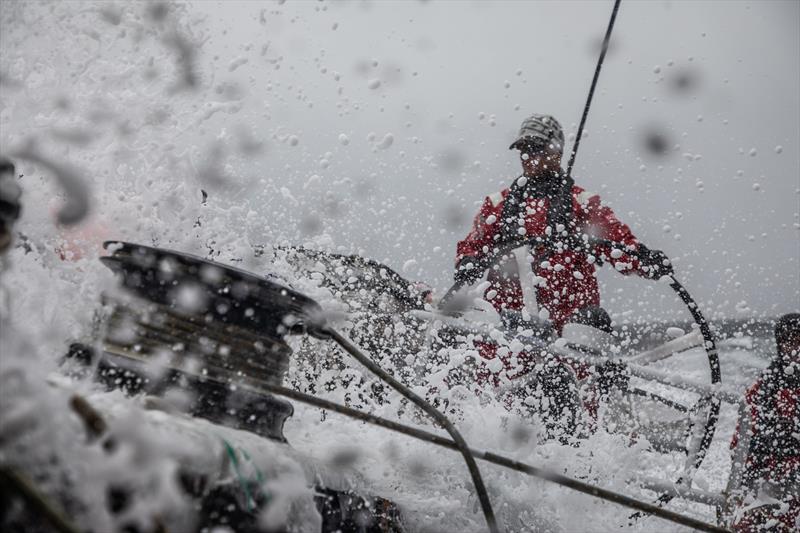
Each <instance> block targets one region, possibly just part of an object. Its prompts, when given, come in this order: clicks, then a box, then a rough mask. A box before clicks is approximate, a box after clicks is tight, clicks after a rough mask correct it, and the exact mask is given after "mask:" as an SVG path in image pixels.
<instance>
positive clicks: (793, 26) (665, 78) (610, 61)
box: [196, 1, 800, 316]
mask: <svg viewBox="0 0 800 533" xmlns="http://www.w3.org/2000/svg"><path fill="white" fill-rule="evenodd" d="M611 5H612V3H611V2H604V1H590V2H523V1H515V2H477V1H464V2H458V1H442V2H437V1H433V2H341V3H328V2H322V3H316V2H291V1H290V2H287V3H286V4H283V5H280V6H275V5H267V6H264V5H261V4H258V3H243V4H238V5H236V6H235V7H234V6H231V5H230V3H226V4H225V6H224V7H223V6H222V5H221V4H217V3H213V2H198V3H197V4H196V7H197V8H198V9H200V10H203V11H205V12H207V13H209V15H210V16H209V19H208V22H209V23H210V24H212V25H213V27H214V28H215V29H216V30H215V33H214V37H213V39H212V40H211V42H209V43H208V45H210V46H211V47H213V48H214V49H215V51H217V53H219V56H220V59H219V61H218V64H219V65H220V66H227V65H229V62H230V61H232V60H234V59H235V58H236V57H238V56H239V55H245V56H248V57H253V58H254V60H251V61H250V62H249V63H248V64H246V65H243V66H242V67H241V74H246V75H247V76H252V79H251V80H254V81H251V82H250V83H249V84H248V85H247V90H248V93H249V94H250V97H251V98H252V99H253V100H254V101H261V102H263V105H264V108H265V109H268V112H269V115H270V120H269V122H268V123H269V124H270V127H273V128H274V127H275V126H278V125H279V126H281V127H282V129H283V130H284V131H285V132H286V134H292V135H297V138H298V141H299V142H298V145H297V146H289V145H285V144H278V146H276V147H275V148H274V150H273V153H272V154H271V155H268V156H265V157H264V160H263V162H262V163H261V165H263V168H265V169H268V170H267V172H270V173H271V172H275V173H276V174H282V178H283V179H285V180H286V186H287V187H289V188H290V189H291V190H293V191H295V190H296V191H298V193H297V194H298V195H300V194H303V192H305V193H308V192H309V189H312V190H314V189H317V188H318V189H319V192H321V191H325V192H327V193H328V194H330V195H332V196H333V197H334V198H336V199H340V200H342V201H343V202H344V204H345V205H344V206H343V207H342V209H341V210H340V216H337V217H332V216H322V217H321V218H322V220H321V221H320V224H317V223H316V216H317V214H318V213H319V212H318V211H315V209H314V207H313V204H312V205H309V206H306V209H307V210H308V212H306V213H305V215H303V216H306V217H307V219H310V220H311V222H309V220H306V222H307V224H306V226H304V227H308V228H310V230H309V231H311V232H313V231H318V230H319V231H324V232H328V233H330V234H332V235H333V236H334V238H333V240H334V243H335V244H336V245H340V246H344V247H346V248H347V249H351V250H355V251H358V250H362V251H363V252H364V253H366V254H367V255H369V256H372V257H375V258H378V259H383V260H387V261H388V262H389V263H390V264H392V265H393V266H395V267H396V268H401V269H402V267H403V265H404V264H405V262H406V260H407V259H414V260H416V263H415V264H413V265H411V264H408V265H406V268H405V273H406V274H407V275H409V276H411V277H418V278H421V279H426V280H429V281H431V282H432V283H434V284H436V285H437V286H438V287H440V288H443V287H445V286H446V285H447V283H448V281H449V277H448V276H449V272H450V265H451V262H452V255H453V252H454V246H455V242H456V240H457V239H458V238H461V237H462V236H463V235H464V234H465V233H466V232H467V230H468V227H469V222H470V220H471V218H472V216H473V215H474V212H475V211H476V209H477V205H478V203H479V202H480V201H481V200H482V199H483V197H484V196H485V195H486V194H488V193H490V192H494V191H496V190H499V189H500V188H501V187H503V186H505V185H506V184H508V183H509V181H510V179H511V178H513V177H514V176H515V175H516V174H517V172H518V162H517V157H516V154H515V153H512V152H509V151H508V150H507V146H508V144H509V142H510V140H511V139H512V137H513V135H514V132H515V130H516V128H517V127H518V124H519V122H520V121H521V120H522V119H523V118H524V117H525V115H526V114H527V113H531V112H540V113H542V112H544V113H551V114H553V115H555V116H556V117H557V118H559V120H561V122H562V123H563V124H564V125H565V127H566V128H567V129H571V130H572V131H574V130H575V128H576V126H577V124H576V123H577V122H578V120H579V118H580V113H581V110H582V106H583V103H584V101H585V98H586V93H587V90H588V87H589V83H590V80H591V75H592V72H593V68H594V64H595V61H596V57H597V52H598V46H599V43H600V41H601V38H602V34H603V32H604V31H605V27H606V24H607V20H608V16H609V14H610V9H611ZM798 6H800V4H799V3H798V2H770V1H767V2H752V3H750V2H722V1H715V2H688V1H686V2H670V1H649V2H623V3H622V7H621V9H620V12H619V16H618V19H617V24H616V27H615V33H614V38H613V44H612V49H611V50H610V52H609V54H608V56H607V60H606V63H605V66H604V70H603V72H602V75H601V78H600V83H599V90H598V92H597V93H596V96H595V100H594V103H593V107H592V109H591V113H590V116H589V121H588V126H587V130H588V136H587V137H586V138H585V139H584V141H583V143H582V147H581V152H580V154H579V156H578V162H577V167H576V170H575V172H574V174H575V176H576V179H577V181H578V183H579V184H581V185H583V186H584V187H586V188H588V189H590V190H594V191H598V192H601V193H602V196H603V198H604V199H605V201H606V202H607V203H609V204H610V205H611V206H612V207H613V208H614V209H615V210H616V212H617V213H618V215H619V216H620V218H622V219H623V220H624V221H626V222H627V223H628V224H629V225H631V226H632V228H633V229H634V231H635V233H636V234H637V235H638V236H639V237H640V238H641V239H642V240H643V241H644V242H646V243H647V244H649V245H650V246H651V247H655V248H662V249H664V250H665V251H666V252H667V253H668V254H669V255H671V256H673V257H675V258H676V259H677V264H678V267H677V268H678V273H679V277H680V278H682V279H684V280H686V284H687V285H688V286H689V287H690V288H691V289H692V290H693V292H695V293H696V294H697V295H698V297H699V298H700V299H702V300H703V301H704V302H710V301H712V300H713V306H712V308H711V309H709V311H712V310H715V311H719V312H722V313H724V314H726V315H729V316H730V315H741V314H748V313H749V312H758V313H767V314H775V313H779V312H785V311H788V310H790V309H797V308H798V307H800V267H798V260H799V256H800V238H799V236H800V232H798V229H797V223H798V222H800V221H799V220H798V218H797V217H798V203H800V196H798V189H800V164H799V163H798V161H799V160H798V145H799V144H800V141H799V140H798V139H800V107H799V105H798V94H800V72H799V71H798V65H800V41H798V39H799V37H798V35H800V8H799V7H798ZM278 11H280V12H279V13H278ZM262 12H263V13H264V14H263V16H262ZM262 18H263V22H262ZM226 31H227V34H224V35H223V34H222V33H223V32H226ZM266 43H269V47H268V50H267V52H266V55H265V56H263V57H266V58H274V59H278V58H282V59H280V60H279V61H277V62H276V65H279V67H280V68H279V69H278V70H275V69H274V67H273V68H265V62H264V61H261V60H259V53H260V52H261V48H262V45H264V44H266ZM251 44H252V45H254V49H253V50H252V51H250V52H249V54H248V52H247V50H246V47H247V46H248V45H251ZM208 52H209V48H208V46H207V47H205V53H208ZM236 72H237V73H239V72H240V71H239V70H237V71H236ZM336 73H338V76H339V79H338V80H336V78H335V76H336ZM374 80H377V81H379V82H380V86H379V87H377V88H371V87H374V85H375V84H376V81H374ZM371 83H372V85H371ZM268 84H271V85H272V89H271V90H269V91H267V90H265V86H267V85H268ZM339 88H341V94H340V93H339V92H338V89H339ZM309 102H311V103H313V107H309V106H308V103H309ZM267 106H268V107H267ZM257 118H258V117H254V119H257ZM257 124H258V121H257V120H254V123H253V125H254V127H255V128H258V125H257ZM650 131H657V132H659V133H660V134H661V135H663V136H664V137H665V138H666V140H667V142H668V143H669V150H668V152H667V153H666V154H665V155H663V156H661V157H654V156H652V155H649V154H650V153H649V152H648V150H647V149H646V147H645V144H644V138H645V136H646V135H647V134H648V133H649V132H650ZM342 133H343V134H345V135H347V136H348V138H349V139H350V144H349V145H348V146H346V147H343V146H342V145H341V144H340V143H339V142H338V137H339V135H340V134H342ZM387 133H389V134H391V135H393V139H394V142H393V143H392V145H391V147H389V148H387V149H377V150H375V151H373V150H372V146H371V145H372V144H374V143H371V142H369V141H368V140H367V139H368V136H369V135H370V134H373V135H374V136H375V143H379V142H380V141H381V140H382V139H383V138H384V136H385V135H386V134H387ZM778 147H781V148H778ZM326 152H332V157H329V158H327V160H329V162H330V165H329V166H327V168H322V167H321V166H320V164H319V162H320V160H323V159H326V158H325V154H326ZM778 152H780V153H778ZM283 165H289V166H290V167H291V168H288V169H287V168H284V167H283ZM323 165H325V163H323ZM313 174H317V175H318V176H319V177H320V178H321V179H320V180H319V181H316V182H315V183H313V184H312V186H311V187H308V185H307V182H308V177H309V176H310V175H313ZM343 177H349V178H352V179H353V180H356V181H357V182H359V183H361V184H362V185H368V186H369V187H370V188H371V192H372V194H371V195H365V196H364V197H359V196H358V195H357V194H349V193H348V192H347V191H345V190H342V188H341V187H337V186H336V183H337V181H338V180H340V179H342V178H343ZM304 186H305V187H306V188H305V189H303V187H304ZM301 190H302V191H301ZM370 209H372V210H374V212H370ZM315 213H316V214H315ZM601 278H602V279H603V280H605V281H606V282H607V284H608V288H607V291H606V296H607V298H606V300H608V299H609V298H611V297H612V296H613V295H614V294H616V293H617V292H618V291H623V292H624V293H625V297H624V298H622V300H621V301H619V302H607V303H608V304H609V305H610V306H611V307H612V308H614V309H615V310H616V311H620V310H621V309H624V308H629V307H631V301H633V302H636V301H637V300H638V299H640V298H642V296H643V295H644V297H645V299H646V300H647V299H651V298H653V297H654V296H656V294H654V293H656V292H658V293H660V292H663V290H664V289H663V288H657V289H654V288H652V287H650V286H649V285H648V284H646V283H644V282H640V281H638V280H628V279H620V276H616V275H615V274H614V273H613V272H611V271H610V270H609V271H607V272H604V273H603V274H602V275H601ZM667 296H668V297H671V295H669V294H667ZM670 302H671V298H667V300H666V301H665V302H664V303H665V305H670ZM742 302H745V303H742ZM737 305H738V308H737ZM737 309H738V310H737Z"/></svg>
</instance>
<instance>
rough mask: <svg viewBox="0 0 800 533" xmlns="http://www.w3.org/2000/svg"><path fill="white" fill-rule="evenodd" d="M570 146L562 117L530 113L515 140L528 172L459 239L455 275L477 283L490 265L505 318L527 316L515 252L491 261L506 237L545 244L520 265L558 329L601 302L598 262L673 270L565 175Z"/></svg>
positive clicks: (489, 293) (655, 273)
mask: <svg viewBox="0 0 800 533" xmlns="http://www.w3.org/2000/svg"><path fill="white" fill-rule="evenodd" d="M563 146H564V133H563V131H562V129H561V126H560V125H559V123H558V121H556V119H554V118H553V117H551V116H548V115H533V116H531V117H529V118H528V119H526V120H525V121H524V122H523V123H522V126H521V128H520V132H519V136H518V138H517V140H516V141H514V143H513V144H512V145H511V146H510V149H517V150H519V152H520V160H521V163H522V169H523V173H522V175H521V176H520V177H519V178H517V179H515V180H514V182H513V183H512V184H511V186H510V187H508V188H507V189H503V190H502V191H500V192H497V193H495V194H491V195H489V196H488V197H487V198H486V199H485V200H484V202H483V205H482V206H481V209H480V212H479V213H478V215H477V216H476V217H475V221H474V223H473V226H472V229H471V230H470V232H469V234H468V235H467V237H466V238H465V239H464V240H462V241H461V242H459V243H458V246H457V256H456V272H455V280H456V282H460V283H462V284H472V283H475V282H476V281H477V280H478V279H480V278H481V277H482V276H483V273H484V272H485V271H486V270H487V269H488V270H489V273H488V276H487V280H488V281H489V283H490V286H489V288H488V289H487V290H486V293H485V298H486V299H487V300H489V301H490V302H491V303H492V305H493V306H494V308H495V309H496V310H497V311H498V312H499V313H500V315H501V317H504V322H506V325H510V326H513V325H514V324H515V323H518V321H519V320H520V317H522V316H524V315H525V314H524V313H523V311H524V307H525V304H524V301H523V291H522V286H521V284H520V270H521V269H520V268H518V263H519V262H518V261H517V260H516V257H517V256H516V254H510V255H508V256H506V257H504V258H500V260H499V261H495V262H494V264H488V259H489V257H490V255H491V254H494V253H496V251H497V250H498V249H499V248H500V247H503V246H504V245H506V244H507V243H512V242H520V246H522V243H523V241H529V242H530V241H531V240H534V241H535V242H536V243H538V245H536V246H531V247H529V248H526V249H527V250H529V253H528V254H526V257H525V259H524V260H523V261H522V262H521V264H522V266H523V269H525V270H528V272H527V276H529V277H530V278H532V279H531V281H532V283H533V285H534V286H535V287H536V288H535V294H536V301H537V303H538V308H539V309H538V314H539V318H541V319H549V320H550V322H551V323H552V325H553V327H554V328H555V330H556V331H557V332H558V333H560V332H561V328H562V327H563V325H564V324H565V323H566V322H567V321H569V320H570V317H571V316H572V315H573V314H575V313H576V312H578V311H581V310H585V309H587V308H595V309H597V308H599V306H600V293H599V290H598V285H597V280H596V279H595V268H596V265H600V264H602V263H604V262H608V263H610V264H611V265H613V267H614V268H615V269H616V270H618V271H620V272H622V273H623V274H632V273H635V274H637V275H641V276H646V277H648V278H652V279H659V278H661V277H662V276H664V275H669V274H672V267H671V265H670V262H669V259H667V257H666V255H664V253H662V252H660V251H657V250H649V249H647V248H646V247H645V246H643V245H641V244H639V242H638V241H637V240H636V237H634V235H633V233H631V230H630V229H629V228H628V226H626V225H625V224H623V223H622V222H620V221H619V220H618V219H617V217H616V216H615V215H614V212H613V211H612V210H611V209H610V208H609V207H608V206H605V205H603V204H602V203H601V201H600V197H599V196H598V195H596V194H593V193H590V192H587V191H585V190H584V189H582V188H581V187H578V186H577V185H575V184H574V183H573V182H572V179H571V178H569V177H567V176H566V175H565V173H564V172H563V171H562V170H561V156H562V153H563ZM597 240H602V241H611V242H613V243H618V245H617V246H611V245H609V243H608V242H606V243H600V244H598V243H597ZM526 267H528V268H526ZM597 310H598V311H600V312H601V313H600V314H601V315H605V316H607V314H606V313H605V312H604V311H602V309H597ZM590 314H591V313H590ZM594 314H597V313H594Z"/></svg>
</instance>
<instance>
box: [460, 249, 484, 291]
mask: <svg viewBox="0 0 800 533" xmlns="http://www.w3.org/2000/svg"><path fill="white" fill-rule="evenodd" d="M481 276H483V268H482V266H481V261H480V260H479V259H478V258H476V257H472V256H470V255H465V256H464V257H462V258H461V259H459V261H458V264H456V270H455V272H454V273H453V281H455V282H456V283H458V284H461V285H472V284H473V283H475V282H476V281H478V280H479V279H481Z"/></svg>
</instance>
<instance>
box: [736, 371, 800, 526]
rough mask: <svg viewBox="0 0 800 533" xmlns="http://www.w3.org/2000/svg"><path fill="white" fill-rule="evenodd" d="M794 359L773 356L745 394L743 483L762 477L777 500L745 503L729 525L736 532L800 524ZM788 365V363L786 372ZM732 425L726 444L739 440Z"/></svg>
mask: <svg viewBox="0 0 800 533" xmlns="http://www.w3.org/2000/svg"><path fill="white" fill-rule="evenodd" d="M799 367H800V365H798V364H797V363H795V364H791V365H784V364H782V363H781V362H780V361H779V360H774V361H773V362H772V363H771V364H770V366H769V367H768V368H767V370H766V371H765V372H764V373H763V374H762V376H761V377H760V378H759V379H758V381H756V383H754V384H753V385H752V386H751V387H750V388H749V389H748V390H747V393H746V394H745V399H746V401H747V405H748V407H749V408H750V420H751V424H750V445H749V449H748V450H747V458H746V461H745V465H744V466H745V470H744V476H743V480H742V482H743V484H744V485H745V486H746V487H748V488H750V489H753V490H756V489H757V488H758V487H759V485H760V484H761V483H762V482H768V483H770V484H771V485H772V488H771V489H769V490H768V493H769V492H772V493H774V494H769V495H770V496H772V497H773V498H776V499H777V500H778V501H780V502H781V503H780V505H766V506H763V507H757V506H756V507H753V506H749V505H747V506H746V507H744V508H743V509H742V510H741V511H742V512H741V513H740V514H739V516H738V517H737V520H736V521H735V522H734V524H733V526H732V529H733V530H734V531H736V532H738V533H751V532H757V531H797V529H796V528H797V527H800V377H798V375H797V374H798V372H797V371H796V370H797V369H798V368H799ZM787 368H791V370H790V371H787ZM738 437H739V429H738V427H737V431H736V433H734V436H733V440H732V442H731V448H735V447H736V446H737V444H738Z"/></svg>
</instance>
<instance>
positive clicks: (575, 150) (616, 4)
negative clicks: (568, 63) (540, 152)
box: [567, 0, 620, 178]
mask: <svg viewBox="0 0 800 533" xmlns="http://www.w3.org/2000/svg"><path fill="white" fill-rule="evenodd" d="M619 3H620V0H615V1H614V9H613V10H612V11H611V19H610V20H609V21H608V28H607V29H606V36H605V37H604V38H603V47H602V49H601V50H600V57H599V58H598V59H597V66H596V67H595V69H594V77H593V78H592V85H591V87H590V88H589V96H588V97H587V98H586V105H585V106H584V108H583V115H582V116H581V124H580V126H578V133H577V134H576V136H575V144H574V145H573V147H572V153H571V154H570V156H569V164H568V165H567V178H570V177H571V176H572V166H573V165H574V164H575V156H577V155H578V146H580V144H581V135H582V134H583V126H584V125H585V124H586V117H587V116H589V106H590V105H592V98H593V97H594V89H595V87H597V79H598V78H599V77H600V69H601V68H602V67H603V60H604V59H605V58H606V52H607V51H608V43H609V42H610V41H611V30H613V29H614V21H615V20H616V18H617V11H619Z"/></svg>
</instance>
